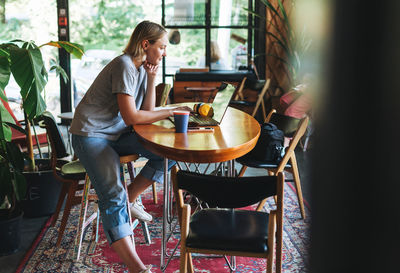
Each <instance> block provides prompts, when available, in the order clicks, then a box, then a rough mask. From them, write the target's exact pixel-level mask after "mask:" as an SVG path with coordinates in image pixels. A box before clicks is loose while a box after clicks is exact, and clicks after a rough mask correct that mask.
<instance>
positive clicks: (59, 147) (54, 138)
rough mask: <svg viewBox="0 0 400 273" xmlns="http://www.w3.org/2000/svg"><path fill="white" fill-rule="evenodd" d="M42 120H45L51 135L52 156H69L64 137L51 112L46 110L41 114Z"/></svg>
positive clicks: (48, 132) (48, 133)
mask: <svg viewBox="0 0 400 273" xmlns="http://www.w3.org/2000/svg"><path fill="white" fill-rule="evenodd" d="M41 120H43V123H44V125H45V128H46V131H47V135H48V136H49V142H50V146H51V152H52V156H54V157H55V158H56V159H57V158H63V157H66V156H68V155H69V154H68V152H67V149H66V147H65V142H64V139H63V137H62V134H61V132H60V129H59V128H58V126H57V123H56V120H55V119H54V117H53V115H52V114H51V113H50V112H48V111H45V112H44V113H43V114H42V115H41Z"/></svg>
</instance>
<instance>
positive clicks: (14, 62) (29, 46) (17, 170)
mask: <svg viewBox="0 0 400 273" xmlns="http://www.w3.org/2000/svg"><path fill="white" fill-rule="evenodd" d="M43 46H54V47H58V48H64V49H65V50H66V51H67V52H69V53H71V54H73V55H74V56H76V57H78V58H81V57H82V55H83V47H82V46H81V45H78V44H75V43H70V42H66V41H56V42H54V41H51V42H49V43H46V44H43V45H41V46H37V45H36V44H35V43H34V42H33V41H22V40H13V41H11V42H7V43H3V44H0V90H1V92H0V96H1V99H2V102H1V104H0V109H1V116H2V120H1V131H0V137H1V141H2V148H1V149H2V150H1V158H0V159H1V161H0V164H1V171H2V172H3V173H5V175H2V176H1V177H2V179H1V185H2V186H1V187H2V188H3V189H5V188H7V189H8V191H7V192H8V193H9V194H8V195H7V198H6V199H5V198H2V199H0V204H2V203H3V202H4V201H7V202H8V203H9V206H8V207H7V209H8V210H14V208H15V207H16V205H15V204H17V203H18V204H20V201H21V200H22V199H21V194H23V191H26V190H27V191H28V194H26V195H25V197H26V198H25V199H27V200H28V201H29V200H35V202H36V203H37V204H39V205H40V206H41V207H43V209H47V211H46V212H45V213H41V212H40V210H37V209H35V208H34V207H33V206H32V204H27V205H24V206H23V207H24V208H25V207H26V209H27V211H25V215H28V216H41V215H46V214H51V213H52V212H53V211H54V207H55V204H56V202H57V198H58V194H57V193H53V195H56V196H54V197H53V198H52V199H55V201H54V202H53V203H54V204H50V205H49V204H48V203H47V204H46V202H49V200H46V198H40V194H41V193H40V189H39V190H38V186H37V184H38V183H42V184H43V183H45V181H47V180H46V176H47V177H49V179H51V182H48V185H46V186H44V187H42V190H46V189H49V187H52V186H54V185H56V183H58V184H59V182H58V181H57V180H54V178H53V176H52V171H51V170H50V169H42V168H41V167H44V168H45V167H46V166H49V165H50V164H45V163H44V162H43V161H41V162H39V164H38V160H37V159H36V160H35V157H34V153H33V143H32V136H31V124H32V121H33V120H35V119H37V118H38V117H40V115H41V114H42V113H43V112H44V111H45V110H46V103H45V101H44V99H43V96H42V92H43V91H44V89H45V86H46V84H47V70H46V68H45V66H44V61H43V57H42V53H41V48H42V47H43ZM53 69H54V70H56V73H57V75H60V74H61V75H62V76H63V78H64V80H67V79H66V73H65V71H64V70H63V69H62V68H61V67H60V66H59V65H53V66H52V67H51V68H50V70H53ZM11 74H12V75H13V77H14V79H15V81H16V82H17V84H18V85H19V87H20V88H21V90H20V94H21V97H22V108H23V111H24V117H25V121H24V122H25V129H24V130H22V132H24V134H26V140H27V145H26V146H27V150H28V153H27V155H25V158H26V162H28V164H22V169H21V165H20V164H21V158H22V159H23V158H24V157H23V155H24V154H22V153H21V152H20V151H19V149H17V148H16V146H15V145H13V144H12V142H11V141H10V140H11V135H10V134H11V133H10V127H13V128H15V129H17V130H20V131H21V128H19V127H16V126H14V125H13V120H12V119H10V116H9V115H7V114H8V111H7V110H6V109H5V106H4V104H3V101H7V97H6V96H5V92H4V89H5V88H6V86H7V85H8V83H9V79H10V75H11ZM22 162H23V161H22ZM20 174H22V176H21V175H20ZM3 177H5V179H3ZM23 180H26V182H27V184H24V182H23ZM56 181H57V182H56ZM22 185H25V186H22ZM33 185H34V186H33ZM11 188H12V189H13V190H12V191H10V189H11ZM60 188H61V186H60V185H59V186H58V192H59V190H60ZM33 191H34V192H33ZM2 192H3V191H2ZM3 195H4V194H2V196H3ZM48 196H51V194H49V195H48ZM3 197H4V196H3ZM22 201H23V202H22V204H24V202H25V201H24V200H22ZM52 207H53V208H52ZM29 214H31V215H29Z"/></svg>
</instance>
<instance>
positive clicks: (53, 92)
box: [0, 0, 60, 119]
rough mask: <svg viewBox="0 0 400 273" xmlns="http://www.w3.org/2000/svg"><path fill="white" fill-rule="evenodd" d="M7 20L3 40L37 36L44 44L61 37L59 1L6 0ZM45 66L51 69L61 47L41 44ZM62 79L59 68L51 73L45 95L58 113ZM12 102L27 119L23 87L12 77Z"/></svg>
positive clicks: (1, 29) (0, 29)
mask: <svg viewBox="0 0 400 273" xmlns="http://www.w3.org/2000/svg"><path fill="white" fill-rule="evenodd" d="M5 4H6V6H5V23H3V22H1V21H0V41H1V42H7V41H10V40H14V39H21V40H24V41H29V40H33V41H34V42H35V43H36V45H38V46H40V45H42V44H45V43H47V42H50V41H51V40H58V33H57V12H56V1H53V0H41V1H39V0H31V1H28V0H21V1H6V2H5ZM41 52H42V56H43V60H44V64H45V68H46V70H47V71H49V69H50V67H51V65H52V63H53V62H54V61H55V60H58V49H57V48H54V47H50V46H44V47H42V48H41ZM59 86H60V83H59V78H58V77H57V76H56V73H55V72H52V71H51V72H49V73H48V83H47V85H46V87H45V91H44V93H43V97H44V98H45V101H46V104H47V110H48V111H51V112H52V113H53V115H54V116H57V114H58V113H60V102H59V101H60V87H59ZM5 91H6V94H7V97H8V98H9V100H10V106H11V108H12V110H13V112H14V114H15V115H16V117H17V119H23V118H24V115H23V111H22V109H21V107H20V103H21V96H20V88H19V86H18V84H17V83H16V82H15V80H14V79H13V78H12V77H11V78H10V81H9V84H8V85H7V87H6V89H5Z"/></svg>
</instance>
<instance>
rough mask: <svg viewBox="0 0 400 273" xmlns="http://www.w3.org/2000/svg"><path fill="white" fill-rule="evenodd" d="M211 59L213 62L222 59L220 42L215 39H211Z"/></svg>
mask: <svg viewBox="0 0 400 273" xmlns="http://www.w3.org/2000/svg"><path fill="white" fill-rule="evenodd" d="M210 59H211V60H210V61H211V62H212V63H215V62H216V61H218V60H219V59H221V51H220V50H219V46H218V44H217V43H216V42H214V41H211V43H210Z"/></svg>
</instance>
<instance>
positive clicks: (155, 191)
mask: <svg viewBox="0 0 400 273" xmlns="http://www.w3.org/2000/svg"><path fill="white" fill-rule="evenodd" d="M152 187H153V202H154V204H158V197H157V185H156V183H155V182H154V183H153V185H152Z"/></svg>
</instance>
